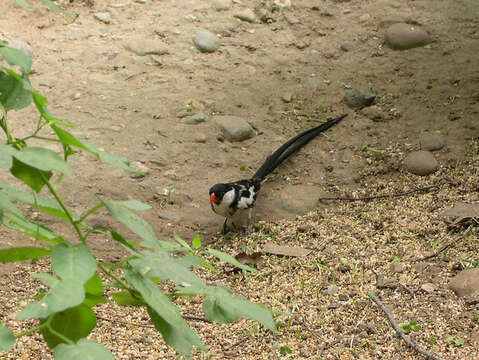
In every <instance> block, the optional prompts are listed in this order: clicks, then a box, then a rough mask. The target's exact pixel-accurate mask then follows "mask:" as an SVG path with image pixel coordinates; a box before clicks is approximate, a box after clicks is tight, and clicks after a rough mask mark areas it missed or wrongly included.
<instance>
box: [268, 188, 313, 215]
mask: <svg viewBox="0 0 479 360" xmlns="http://www.w3.org/2000/svg"><path fill="white" fill-rule="evenodd" d="M314 191H315V188H314V187H311V186H307V185H296V186H293V185H291V186H287V187H285V188H284V189H283V190H282V191H281V193H280V194H279V196H278V198H277V200H276V201H277V203H278V205H279V206H280V207H281V208H282V209H283V210H286V211H288V212H290V213H293V214H297V215H304V214H307V213H308V212H310V211H311V210H313V209H315V208H316V207H317V206H318V198H319V196H313V195H312V193H314Z"/></svg>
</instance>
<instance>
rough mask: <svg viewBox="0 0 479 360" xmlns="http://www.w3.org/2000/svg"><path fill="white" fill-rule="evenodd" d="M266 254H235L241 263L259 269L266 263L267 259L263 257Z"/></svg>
mask: <svg viewBox="0 0 479 360" xmlns="http://www.w3.org/2000/svg"><path fill="white" fill-rule="evenodd" d="M262 255H264V254H263V253H260V252H255V253H252V254H249V255H248V254H247V253H245V252H242V253H239V254H238V255H236V256H235V259H236V260H238V262H239V263H240V264H243V265H248V266H252V267H254V268H255V269H259V268H260V267H261V266H263V265H264V262H265V260H264V259H263V258H262V257H261V256H262Z"/></svg>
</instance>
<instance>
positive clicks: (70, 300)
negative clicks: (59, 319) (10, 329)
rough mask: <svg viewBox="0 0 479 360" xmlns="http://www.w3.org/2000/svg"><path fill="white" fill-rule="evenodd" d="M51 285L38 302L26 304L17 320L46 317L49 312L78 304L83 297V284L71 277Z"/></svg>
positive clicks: (52, 312) (55, 311)
mask: <svg viewBox="0 0 479 360" xmlns="http://www.w3.org/2000/svg"><path fill="white" fill-rule="evenodd" d="M49 285H50V286H51V288H50V291H49V292H48V293H47V294H46V295H45V297H43V298H42V299H41V301H40V302H34V303H30V304H28V305H27V306H26V307H25V308H23V309H22V311H21V312H20V314H18V316H17V319H18V320H25V319H32V318H46V317H48V316H50V315H51V314H54V313H57V312H60V311H64V310H66V309H68V308H71V307H74V306H78V305H80V304H81V303H82V302H83V300H84V299H85V292H84V290H83V284H79V283H78V282H75V281H74V280H72V279H68V280H58V279H56V282H55V283H53V284H49Z"/></svg>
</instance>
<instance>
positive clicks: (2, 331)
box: [0, 323, 15, 351]
mask: <svg viewBox="0 0 479 360" xmlns="http://www.w3.org/2000/svg"><path fill="white" fill-rule="evenodd" d="M14 345H15V335H13V333H12V331H11V330H10V329H9V328H8V327H6V326H5V325H3V324H2V323H0V350H1V351H8V350H10V349H11V348H13V346H14Z"/></svg>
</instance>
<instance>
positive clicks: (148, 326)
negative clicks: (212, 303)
mask: <svg viewBox="0 0 479 360" xmlns="http://www.w3.org/2000/svg"><path fill="white" fill-rule="evenodd" d="M181 316H182V317H183V319H185V320H192V321H202V322H206V323H211V321H210V320H208V319H206V318H201V317H196V316H188V315H181ZM96 317H97V319H100V320H104V321H109V322H111V323H116V324H122V325H133V326H138V327H145V328H153V327H154V326H153V325H151V324H139V323H134V322H128V321H122V320H118V319H109V318H106V317H103V316H100V315H97V316H96Z"/></svg>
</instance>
